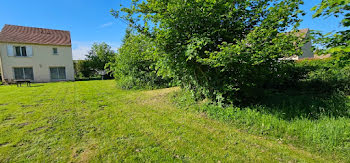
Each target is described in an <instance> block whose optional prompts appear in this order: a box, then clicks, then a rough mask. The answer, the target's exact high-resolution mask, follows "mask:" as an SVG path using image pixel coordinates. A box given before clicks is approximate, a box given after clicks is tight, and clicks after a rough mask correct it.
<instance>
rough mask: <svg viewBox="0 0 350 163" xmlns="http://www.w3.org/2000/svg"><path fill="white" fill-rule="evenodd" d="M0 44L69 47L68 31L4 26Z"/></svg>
mask: <svg viewBox="0 0 350 163" xmlns="http://www.w3.org/2000/svg"><path fill="white" fill-rule="evenodd" d="M0 42H8V43H28V44H44V45H64V46H71V38H70V32H69V31H63V30H53V29H45V28H34V27H24V26H16V25H7V24H6V25H5V26H4V27H3V28H2V30H1V32H0Z"/></svg>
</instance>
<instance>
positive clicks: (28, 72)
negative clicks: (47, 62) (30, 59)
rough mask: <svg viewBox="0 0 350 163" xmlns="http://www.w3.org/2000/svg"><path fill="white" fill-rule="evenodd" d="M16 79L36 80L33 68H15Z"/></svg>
mask: <svg viewBox="0 0 350 163" xmlns="http://www.w3.org/2000/svg"><path fill="white" fill-rule="evenodd" d="M13 69H14V72H15V79H16V80H34V74H33V68H31V67H30V68H29V67H20V68H13Z"/></svg>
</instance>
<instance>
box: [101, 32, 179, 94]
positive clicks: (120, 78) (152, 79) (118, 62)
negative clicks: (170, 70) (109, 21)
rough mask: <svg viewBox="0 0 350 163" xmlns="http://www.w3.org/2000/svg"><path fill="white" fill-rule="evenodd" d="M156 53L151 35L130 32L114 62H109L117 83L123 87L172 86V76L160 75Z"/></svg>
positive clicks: (150, 87)
mask: <svg viewBox="0 0 350 163" xmlns="http://www.w3.org/2000/svg"><path fill="white" fill-rule="evenodd" d="M155 53H156V46H155V44H154V42H152V40H151V39H150V38H149V37H147V36H145V35H142V34H136V35H135V34H132V33H129V34H128V35H127V36H126V38H125V39H124V43H123V45H122V47H121V48H120V49H119V50H118V53H117V55H116V57H115V59H114V60H113V62H110V63H109V64H108V67H109V69H110V71H111V72H112V73H113V75H114V77H115V79H116V80H117V85H118V86H119V87H121V88H123V89H140V88H149V89H153V88H160V87H167V86H170V85H171V81H172V80H171V78H170V77H163V76H160V75H159V67H157V65H156V63H157V60H156V59H157V58H156V57H155Z"/></svg>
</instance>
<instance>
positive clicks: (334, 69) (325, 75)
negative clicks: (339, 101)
mask: <svg viewBox="0 0 350 163" xmlns="http://www.w3.org/2000/svg"><path fill="white" fill-rule="evenodd" d="M296 65H297V67H300V68H303V71H304V72H306V75H305V76H304V78H301V79H302V82H306V83H308V85H307V86H308V87H309V88H316V89H319V90H323V91H327V92H329V91H339V90H340V91H344V92H345V93H347V94H349V93H350V64H345V65H343V64H339V62H338V61H337V60H336V59H334V58H328V59H323V60H303V61H300V62H297V64H296Z"/></svg>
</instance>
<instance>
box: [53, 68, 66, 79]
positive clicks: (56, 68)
mask: <svg viewBox="0 0 350 163" xmlns="http://www.w3.org/2000/svg"><path fill="white" fill-rule="evenodd" d="M52 68H56V69H58V68H64V76H65V78H64V79H52V78H51V69H52ZM57 73H58V74H57V75H58V77H59V71H57ZM49 75H50V80H51V81H66V80H67V69H66V67H65V66H52V67H49Z"/></svg>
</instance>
